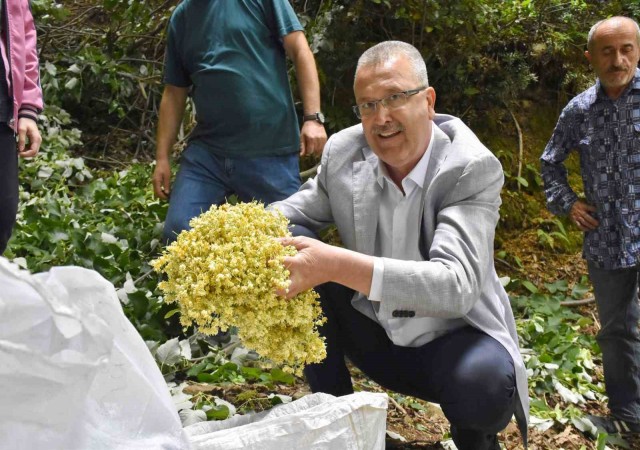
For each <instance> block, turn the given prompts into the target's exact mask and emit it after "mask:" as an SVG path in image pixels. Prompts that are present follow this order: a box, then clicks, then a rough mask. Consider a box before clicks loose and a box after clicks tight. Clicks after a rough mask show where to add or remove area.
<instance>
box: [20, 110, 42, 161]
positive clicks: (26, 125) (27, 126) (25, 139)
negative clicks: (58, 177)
mask: <svg viewBox="0 0 640 450" xmlns="http://www.w3.org/2000/svg"><path fill="white" fill-rule="evenodd" d="M41 143H42V137H41V136H40V131H39V130H38V124H37V123H36V122H35V121H34V120H33V119H29V118H28V117H20V118H19V119H18V156H20V157H21V158H31V157H32V156H36V155H37V154H38V151H39V150H40V144H41ZM27 144H29V145H28V146H27Z"/></svg>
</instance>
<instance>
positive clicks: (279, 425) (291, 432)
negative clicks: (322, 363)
mask: <svg viewBox="0 0 640 450" xmlns="http://www.w3.org/2000/svg"><path fill="white" fill-rule="evenodd" d="M387 402H388V397H387V395H386V394H375V393H368V392H358V393H356V394H351V395H346V396H343V397H334V396H332V395H328V394H320V393H318V394H312V395H308V396H306V397H302V398H301V399H299V400H296V401H294V402H292V403H287V404H284V405H279V406H276V407H275V408H273V409H271V410H269V411H265V412H262V413H258V414H249V415H244V416H235V417H232V418H231V419H227V420H224V421H221V422H201V423H197V424H193V425H189V426H187V427H185V431H186V432H187V434H188V435H189V439H190V441H191V445H192V447H193V449H194V450H236V449H238V450H240V449H244V450H297V449H299V450H384V448H385V430H386V419H387Z"/></svg>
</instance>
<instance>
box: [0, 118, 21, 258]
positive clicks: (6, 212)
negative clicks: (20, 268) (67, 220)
mask: <svg viewBox="0 0 640 450" xmlns="http://www.w3.org/2000/svg"><path fill="white" fill-rule="evenodd" d="M17 212H18V153H17V151H16V139H15V135H14V133H13V130H12V129H11V128H9V126H7V125H6V124H4V123H3V124H0V255H2V253H3V252H4V250H5V249H6V248H7V242H9V238H10V237H11V230H12V229H13V225H14V224H15V222H16V213H17Z"/></svg>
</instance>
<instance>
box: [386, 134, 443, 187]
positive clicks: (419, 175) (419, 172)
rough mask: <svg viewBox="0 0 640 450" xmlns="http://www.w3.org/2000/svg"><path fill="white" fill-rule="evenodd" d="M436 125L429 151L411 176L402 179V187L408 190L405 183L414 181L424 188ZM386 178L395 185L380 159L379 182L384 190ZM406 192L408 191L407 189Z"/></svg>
mask: <svg viewBox="0 0 640 450" xmlns="http://www.w3.org/2000/svg"><path fill="white" fill-rule="evenodd" d="M435 126H436V125H435V124H434V123H433V122H432V123H431V138H430V139H429V145H428V146H427V150H425V152H424V154H423V155H422V158H420V160H419V161H418V164H416V165H415V167H414V168H413V169H412V170H411V172H409V174H408V175H407V176H406V177H404V178H403V179H402V185H403V187H405V188H406V186H405V182H406V181H407V180H411V181H413V182H414V183H415V184H416V185H417V186H419V187H423V185H424V179H425V177H426V176H427V166H428V165H429V157H430V156H431V149H432V148H433V142H434V141H435V130H434V128H435ZM385 178H386V179H387V181H388V182H389V183H393V181H392V180H391V177H390V176H389V171H388V170H387V167H386V166H385V164H384V163H383V162H382V160H381V159H380V158H378V176H377V181H378V184H379V185H380V187H381V188H384V182H385ZM405 191H406V189H405Z"/></svg>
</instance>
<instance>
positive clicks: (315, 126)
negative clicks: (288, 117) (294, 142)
mask: <svg viewBox="0 0 640 450" xmlns="http://www.w3.org/2000/svg"><path fill="white" fill-rule="evenodd" d="M326 142H327V132H326V131H325V129H324V125H322V124H321V123H320V122H317V121H315V120H307V121H306V122H305V123H304V124H302V129H301V130H300V156H307V155H309V156H310V155H314V154H315V155H321V154H322V150H323V149H324V144H325V143H326Z"/></svg>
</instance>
